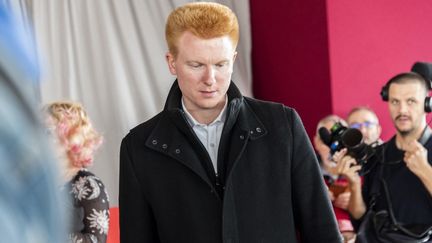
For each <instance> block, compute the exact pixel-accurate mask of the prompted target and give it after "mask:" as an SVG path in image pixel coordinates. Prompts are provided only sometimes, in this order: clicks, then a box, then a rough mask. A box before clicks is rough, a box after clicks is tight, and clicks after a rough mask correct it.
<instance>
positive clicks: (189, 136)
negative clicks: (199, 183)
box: [146, 109, 214, 189]
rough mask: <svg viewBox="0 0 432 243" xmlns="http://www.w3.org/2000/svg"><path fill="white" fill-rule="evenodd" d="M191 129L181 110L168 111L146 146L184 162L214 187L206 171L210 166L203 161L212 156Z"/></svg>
mask: <svg viewBox="0 0 432 243" xmlns="http://www.w3.org/2000/svg"><path fill="white" fill-rule="evenodd" d="M191 129H192V128H190V126H188V124H187V122H186V120H185V119H184V117H183V115H182V111H181V110H179V109H178V110H171V111H167V112H165V113H164V115H163V117H161V119H160V120H159V122H158V124H157V126H156V127H155V129H154V130H153V132H152V133H151V135H150V136H149V137H148V139H147V141H146V146H147V147H149V148H151V149H153V150H156V151H158V152H160V153H163V154H165V155H167V156H169V157H171V158H174V159H175V160H177V161H179V162H180V163H182V164H184V165H185V166H186V167H188V168H189V169H191V170H192V171H194V172H195V173H196V174H197V175H198V176H199V177H201V178H202V179H203V180H204V181H205V182H206V183H207V184H209V186H211V187H212V189H214V188H213V183H211V178H210V177H209V175H208V173H207V172H206V169H207V170H208V169H210V168H205V167H204V166H203V164H204V163H202V162H201V161H202V160H205V159H208V160H209V159H210V158H209V157H208V154H207V153H206V151H205V148H204V147H203V146H202V144H201V143H200V142H199V139H198V138H195V137H196V135H195V134H194V133H193V131H192V130H191ZM211 169H213V168H211Z"/></svg>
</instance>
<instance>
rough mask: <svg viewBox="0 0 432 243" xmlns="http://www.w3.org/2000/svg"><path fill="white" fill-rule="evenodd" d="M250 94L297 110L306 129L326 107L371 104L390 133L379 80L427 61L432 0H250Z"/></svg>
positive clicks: (431, 50) (341, 109)
mask: <svg viewBox="0 0 432 243" xmlns="http://www.w3.org/2000/svg"><path fill="white" fill-rule="evenodd" d="M250 5H251V6H250V8H251V25H252V26H251V27H252V48H253V50H252V59H253V61H252V62H253V77H254V80H253V82H254V95H255V97H257V98H260V99H265V100H272V101H278V102H282V103H284V104H286V105H288V106H291V107H294V108H296V109H297V110H298V112H299V113H300V115H301V117H302V119H303V122H304V124H305V127H306V129H307V131H308V133H309V135H311V136H312V135H313V134H314V132H315V125H316V123H317V121H318V120H319V119H320V118H322V117H323V116H325V115H326V114H329V113H336V114H338V115H341V116H345V115H346V114H347V113H348V111H349V110H350V109H351V108H352V107H353V106H356V105H368V106H370V107H371V108H372V109H374V110H376V111H377V113H378V116H379V118H380V120H381V123H382V124H383V138H384V139H388V138H389V137H390V136H391V135H392V134H393V133H394V130H393V126H392V124H391V121H390V118H389V115H388V112H387V106H386V103H384V102H382V101H381V100H380V96H379V92H380V89H381V87H382V85H383V84H384V83H385V82H386V81H387V80H388V79H389V78H390V77H392V76H393V75H395V74H397V73H399V72H403V71H409V69H410V67H411V65H412V64H413V63H414V62H415V61H418V60H420V61H429V62H432V31H431V29H432V14H431V13H432V1H431V0H411V1H406V0H350V1H345V0H339V1H338V0H332V1H312V0H301V1H300V0H274V1H272V2H271V4H268V2H267V1H260V0H250Z"/></svg>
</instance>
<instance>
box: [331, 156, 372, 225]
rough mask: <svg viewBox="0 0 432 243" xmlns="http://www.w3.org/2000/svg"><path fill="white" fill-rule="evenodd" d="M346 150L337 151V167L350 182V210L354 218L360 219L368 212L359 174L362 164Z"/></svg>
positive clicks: (334, 157)
mask: <svg viewBox="0 0 432 243" xmlns="http://www.w3.org/2000/svg"><path fill="white" fill-rule="evenodd" d="M346 152H347V151H346V149H342V150H341V151H339V152H336V153H335V155H334V156H333V159H334V161H335V162H336V163H337V166H336V168H337V171H338V173H339V174H341V175H343V176H345V177H346V178H347V180H348V182H349V187H350V190H351V197H350V200H349V204H348V211H349V212H350V214H351V216H352V217H353V218H355V219H359V218H361V217H362V216H363V215H364V214H365V212H366V204H365V203H364V200H363V196H362V189H361V178H360V176H359V174H358V171H359V170H360V169H361V166H360V165H357V162H356V161H355V159H354V158H352V157H350V156H348V155H346Z"/></svg>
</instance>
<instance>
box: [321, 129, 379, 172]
mask: <svg viewBox="0 0 432 243" xmlns="http://www.w3.org/2000/svg"><path fill="white" fill-rule="evenodd" d="M318 133H319V136H320V138H321V140H322V141H323V142H324V144H326V145H327V146H328V147H329V148H330V154H331V155H333V154H334V153H336V152H337V151H339V150H341V149H343V148H347V155H350V156H351V157H353V158H354V159H356V160H357V162H358V163H359V164H360V165H363V164H365V163H366V162H367V160H368V159H369V158H370V157H371V156H372V155H373V154H374V153H375V150H374V147H373V146H370V145H367V144H365V143H364V142H363V135H362V133H361V131H360V130H358V129H355V128H348V127H345V126H344V125H342V124H341V123H340V122H336V123H335V124H334V125H333V126H332V127H331V128H330V131H328V130H327V129H326V128H325V127H321V128H320V129H319V130H318Z"/></svg>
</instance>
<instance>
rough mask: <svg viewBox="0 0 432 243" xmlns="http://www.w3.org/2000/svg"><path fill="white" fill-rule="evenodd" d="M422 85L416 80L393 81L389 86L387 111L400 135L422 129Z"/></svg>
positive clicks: (423, 119)
mask: <svg viewBox="0 0 432 243" xmlns="http://www.w3.org/2000/svg"><path fill="white" fill-rule="evenodd" d="M425 97H426V95H425V91H424V87H423V86H422V85H421V84H420V83H418V82H410V83H403V84H398V83H393V84H391V85H390V88H389V102H388V106H389V111H390V115H391V118H392V120H393V124H394V126H395V128H396V130H397V131H398V133H399V134H400V135H402V136H406V135H408V134H412V133H417V132H419V130H422V129H423V127H422V126H423V125H425V124H424V122H425V119H426V115H425V112H424V100H425Z"/></svg>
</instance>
